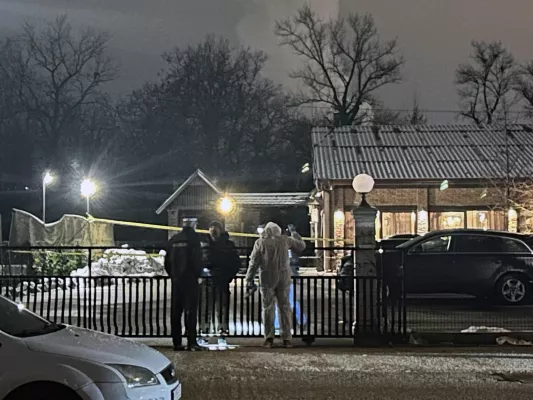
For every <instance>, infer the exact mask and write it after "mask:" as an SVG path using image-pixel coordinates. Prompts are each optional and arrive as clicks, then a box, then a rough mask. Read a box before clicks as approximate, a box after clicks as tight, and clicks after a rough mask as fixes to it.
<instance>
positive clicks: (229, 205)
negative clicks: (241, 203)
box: [217, 196, 235, 215]
mask: <svg viewBox="0 0 533 400" xmlns="http://www.w3.org/2000/svg"><path fill="white" fill-rule="evenodd" d="M217 208H218V211H219V212H220V213H221V214H222V215H228V214H230V213H231V212H232V211H233V210H234V209H235V202H234V201H233V199H231V198H229V197H227V196H225V197H222V198H221V199H220V200H219V201H218V205H217Z"/></svg>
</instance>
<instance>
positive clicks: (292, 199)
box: [156, 170, 310, 214]
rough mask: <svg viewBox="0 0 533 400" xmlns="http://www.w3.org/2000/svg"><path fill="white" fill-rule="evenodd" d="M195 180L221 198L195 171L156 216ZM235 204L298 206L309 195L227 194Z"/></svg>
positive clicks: (302, 193)
mask: <svg viewBox="0 0 533 400" xmlns="http://www.w3.org/2000/svg"><path fill="white" fill-rule="evenodd" d="M196 179H200V180H201V181H203V182H204V183H205V184H206V185H207V186H209V187H210V188H211V189H213V191H214V192H215V193H216V194H217V195H219V196H223V195H224V192H223V191H222V190H220V189H219V188H218V187H217V186H216V185H215V184H214V183H213V182H211V181H210V180H209V179H208V178H207V177H206V176H205V174H204V173H203V172H202V171H200V170H196V171H195V172H194V173H193V174H192V175H191V176H189V177H188V178H187V180H186V181H185V182H183V183H182V184H181V185H180V186H179V187H178V188H177V189H176V190H175V191H174V193H172V194H171V195H170V197H169V198H168V199H166V200H165V201H164V202H163V204H161V206H160V207H159V208H158V209H157V211H156V214H161V213H162V212H163V211H165V210H166V209H167V208H168V207H169V206H170V205H171V204H172V203H173V202H174V201H175V200H176V199H177V198H178V197H179V196H180V194H182V193H183V191H184V190H185V189H186V188H187V187H188V186H189V185H191V184H192V183H193V182H196ZM228 196H229V197H231V198H232V199H233V200H234V201H235V203H237V204H238V205H243V206H265V207H286V206H300V205H306V204H307V202H308V201H309V200H310V193H308V192H297V193H228Z"/></svg>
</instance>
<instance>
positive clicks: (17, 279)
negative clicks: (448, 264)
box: [0, 247, 533, 341]
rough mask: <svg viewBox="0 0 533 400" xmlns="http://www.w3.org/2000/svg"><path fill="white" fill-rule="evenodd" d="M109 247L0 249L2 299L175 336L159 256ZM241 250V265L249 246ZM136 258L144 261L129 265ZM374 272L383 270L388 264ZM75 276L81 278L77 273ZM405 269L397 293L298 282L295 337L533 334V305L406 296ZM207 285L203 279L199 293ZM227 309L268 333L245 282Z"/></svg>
mask: <svg viewBox="0 0 533 400" xmlns="http://www.w3.org/2000/svg"><path fill="white" fill-rule="evenodd" d="M105 250H106V249H104V248H70V249H68V248H36V247H32V248H13V247H11V248H8V247H3V248H2V247H0V294H3V295H6V296H8V297H10V298H12V299H15V300H17V301H20V302H21V303H23V304H24V305H25V306H26V307H28V308H29V309H30V310H32V311H34V312H36V313H37V314H39V315H41V316H43V317H45V318H47V319H49V320H52V321H54V322H62V323H68V324H72V325H75V326H80V327H85V328H91V329H96V330H100V331H103V332H107V333H112V334H116V335H121V336H130V337H167V336H169V335H170V302H171V282H170V279H169V278H168V277H166V276H165V274H164V272H163V265H162V262H163V261H162V260H163V258H162V256H160V255H159V254H158V250H156V249H155V250H154V249H153V248H152V249H147V254H145V255H135V254H129V255H128V254H126V255H117V254H116V252H115V253H113V252H111V253H109V252H107V253H105ZM353 250H355V249H354V248H335V249H334V248H322V249H317V251H319V252H320V251H322V252H323V254H322V255H321V256H334V257H336V258H337V259H338V257H339V256H340V255H342V254H346V253H349V252H351V251H353ZM124 251H125V250H124ZM239 251H240V254H241V257H242V258H241V259H242V263H243V268H244V267H245V266H246V265H247V262H248V257H249V252H250V249H244V248H243V249H240V250H239ZM120 257H122V258H121V259H120V260H119V258H120ZM136 257H142V258H143V259H144V260H145V261H144V262H141V263H139V262H133V261H132V260H134V259H136ZM378 259H379V257H378ZM104 264H105V265H104ZM98 266H100V267H98ZM378 267H379V268H378V269H379V270H381V271H383V267H384V266H383V265H381V266H378ZM73 269H77V270H78V275H83V276H71V271H72V270H73ZM401 272H402V273H401V274H399V275H397V276H395V277H394V280H395V281H394V288H392V287H391V286H390V285H391V281H390V279H391V278H390V277H388V278H387V279H382V278H381V277H379V276H378V277H362V276H357V277H356V278H355V279H354V280H353V284H351V285H348V286H350V287H349V289H348V290H341V289H346V287H345V286H346V285H342V283H343V282H342V279H341V278H339V277H338V276H336V275H331V274H320V273H318V272H315V273H312V274H311V273H306V274H302V275H301V276H298V277H294V278H293V280H292V287H291V293H290V297H291V305H292V310H293V315H294V318H293V329H294V335H295V336H296V337H302V338H303V339H305V340H308V339H309V340H311V339H312V338H320V337H331V338H351V337H357V336H358V335H361V334H363V333H365V334H368V333H370V334H372V335H374V336H377V337H380V338H382V339H384V340H388V341H395V340H405V339H406V338H407V336H408V335H409V334H410V333H416V332H453V333H460V332H472V331H476V329H478V330H479V329H481V330H482V329H483V327H486V328H498V329H500V330H508V331H513V332H523V331H533V306H532V305H530V304H525V305H521V306H501V305H498V304H496V303H493V302H491V301H488V300H486V299H483V300H479V299H475V298H472V297H457V296H455V297H453V298H452V297H450V296H445V295H440V294H436V295H416V294H411V293H405V290H404V289H403V288H404V283H405V282H404V281H405V277H406V276H407V277H408V274H409V273H410V268H409V265H408V264H406V265H404V268H403V269H402V271H401ZM404 273H405V276H404ZM147 275H151V276H147ZM344 279H348V280H350V282H352V281H351V279H353V278H344ZM208 283H209V282H208V278H206V279H204V281H203V283H202V288H205V287H206V285H208ZM354 288H355V289H354ZM216 304H217V301H216V299H214V297H213V294H212V291H209V290H201V296H200V299H199V328H201V327H202V326H205V325H206V324H209V329H210V331H212V332H215V331H216V329H217V323H218V322H217V318H216ZM228 308H229V330H230V334H231V335H232V336H237V337H255V336H260V335H262V332H263V323H262V312H261V293H260V291H258V292H255V293H253V294H252V295H250V296H247V290H246V285H245V282H244V277H243V276H242V275H238V276H237V277H235V279H234V280H233V282H232V283H231V285H230V296H229V306H228Z"/></svg>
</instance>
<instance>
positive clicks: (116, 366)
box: [0, 296, 181, 400]
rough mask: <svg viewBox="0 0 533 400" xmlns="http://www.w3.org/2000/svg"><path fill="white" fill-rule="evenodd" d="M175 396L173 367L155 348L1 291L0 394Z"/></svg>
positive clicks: (19, 399)
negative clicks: (47, 315)
mask: <svg viewBox="0 0 533 400" xmlns="http://www.w3.org/2000/svg"><path fill="white" fill-rule="evenodd" d="M180 398H181V383H180V382H179V381H178V379H177V377H176V373H175V371H174V367H173V366H172V363H171V362H170V361H169V360H168V358H166V357H165V356H164V355H163V354H161V353H159V352H158V351H156V350H154V349H152V348H150V347H148V346H145V345H143V344H140V343H135V342H133V341H130V340H126V339H123V338H119V337H116V336H112V335H107V334H104V333H99V332H95V331H91V330H87V329H81V328H75V327H72V326H68V325H63V324H54V323H51V322H49V321H46V320H45V319H43V318H41V317H39V316H38V315H36V314H34V313H32V312H30V311H28V310H26V309H25V308H24V307H23V306H22V305H20V304H17V303H14V302H12V301H11V300H8V299H6V298H5V297H2V296H0V399H5V400H30V399H32V400H52V399H54V400H56V399H61V400H118V399H121V400H122V399H132V400H133V399H139V400H140V399H143V400H178V399H180Z"/></svg>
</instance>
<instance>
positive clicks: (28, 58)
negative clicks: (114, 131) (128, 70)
mask: <svg viewBox="0 0 533 400" xmlns="http://www.w3.org/2000/svg"><path fill="white" fill-rule="evenodd" d="M108 40H109V36H108V35H107V34H106V33H103V32H97V31H95V30H93V29H90V28H87V29H83V30H81V31H80V32H73V30H72V27H71V25H70V24H69V23H68V22H67V19H66V17H64V16H63V17H59V18H57V19H56V20H55V21H54V22H51V23H49V24H47V25H46V27H45V28H44V29H42V30H36V29H35V28H34V27H33V26H32V25H29V24H25V25H24V26H23V31H22V33H21V34H19V35H17V36H16V37H13V38H12V39H11V41H12V46H11V51H12V54H11V57H10V64H9V65H4V69H6V70H8V71H9V74H10V76H11V77H12V79H14V80H15V82H16V84H15V88H16V90H15V92H14V95H15V96H16V97H17V99H18V102H19V103H20V105H21V106H22V108H23V110H24V113H25V114H26V117H27V118H28V120H30V121H31V122H32V128H33V129H34V133H37V134H38V135H39V137H40V139H41V140H42V143H43V144H44V145H45V147H46V152H48V153H49V154H55V151H56V150H57V149H58V145H59V142H60V141H61V140H63V139H64V138H65V135H71V134H72V131H71V129H70V128H71V125H73V124H74V125H75V123H76V118H78V117H79V112H80V109H81V108H83V107H84V106H86V105H90V104H93V103H95V102H96V101H98V100H97V99H98V98H99V97H100V94H101V90H102V86H103V85H104V84H105V83H107V82H109V81H111V80H112V79H114V77H115V76H116V73H117V66H116V65H115V64H114V63H113V62H112V61H111V59H110V58H109V57H108V56H107V53H106V47H107V43H108ZM50 152H51V153H50Z"/></svg>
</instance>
